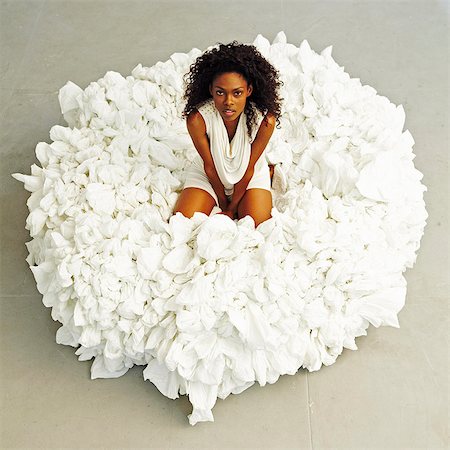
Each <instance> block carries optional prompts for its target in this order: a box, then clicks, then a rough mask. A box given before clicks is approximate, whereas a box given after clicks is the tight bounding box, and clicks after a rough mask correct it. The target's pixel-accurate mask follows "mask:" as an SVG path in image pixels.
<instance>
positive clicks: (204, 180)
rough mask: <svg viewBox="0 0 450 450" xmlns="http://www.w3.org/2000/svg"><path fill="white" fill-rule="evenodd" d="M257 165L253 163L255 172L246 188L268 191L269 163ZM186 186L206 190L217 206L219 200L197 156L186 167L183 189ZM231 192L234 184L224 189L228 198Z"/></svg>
mask: <svg viewBox="0 0 450 450" xmlns="http://www.w3.org/2000/svg"><path fill="white" fill-rule="evenodd" d="M258 166H259V168H258V170H256V165H255V172H254V173H253V176H252V178H251V180H250V181H249V183H248V186H247V189H246V190H249V189H255V188H259V189H265V190H266V191H269V192H270V168H269V165H268V164H267V162H266V163H265V164H261V165H258ZM188 187H196V188H200V189H203V190H204V191H206V192H208V194H210V195H211V196H212V197H213V198H214V200H215V201H216V205H217V206H219V200H218V198H217V195H216V193H215V192H214V189H213V187H212V185H211V182H210V181H209V179H208V177H207V175H206V173H205V170H204V168H203V164H202V163H201V162H199V161H198V159H197V158H194V160H193V161H192V164H191V165H190V167H188V168H187V169H186V181H185V183H184V189H185V188H188ZM233 192H234V186H233V187H232V188H231V190H230V191H228V190H227V189H225V195H226V196H227V197H228V199H229V200H230V199H231V197H232V194H233Z"/></svg>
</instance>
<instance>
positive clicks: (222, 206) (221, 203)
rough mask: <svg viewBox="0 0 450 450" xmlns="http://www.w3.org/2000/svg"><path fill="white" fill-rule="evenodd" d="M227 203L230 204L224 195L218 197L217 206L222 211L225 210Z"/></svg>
mask: <svg viewBox="0 0 450 450" xmlns="http://www.w3.org/2000/svg"><path fill="white" fill-rule="evenodd" d="M229 204H230V202H229V201H228V198H227V196H226V195H224V196H223V197H219V208H220V209H221V210H222V211H225V210H226V209H228V205H229Z"/></svg>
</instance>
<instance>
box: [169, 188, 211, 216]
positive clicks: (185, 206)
mask: <svg viewBox="0 0 450 450" xmlns="http://www.w3.org/2000/svg"><path fill="white" fill-rule="evenodd" d="M215 204H216V200H215V199H214V198H213V197H212V196H211V194H209V193H208V192H206V191H205V190H204V189H200V188H196V187H187V188H184V189H183V190H182V191H181V193H180V196H179V197H178V200H177V202H176V204H175V207H174V209H173V214H176V213H177V212H181V214H183V216H185V217H187V218H189V219H190V218H191V217H192V216H193V215H194V213H195V212H196V211H198V212H202V213H204V214H206V215H208V216H209V215H210V214H211V211H212V209H213V208H214V205H215Z"/></svg>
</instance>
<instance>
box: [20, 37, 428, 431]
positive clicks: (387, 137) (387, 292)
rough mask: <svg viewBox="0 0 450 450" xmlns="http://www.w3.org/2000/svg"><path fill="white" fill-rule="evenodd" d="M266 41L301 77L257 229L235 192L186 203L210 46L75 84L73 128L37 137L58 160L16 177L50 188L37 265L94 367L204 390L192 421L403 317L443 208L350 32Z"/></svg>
mask: <svg viewBox="0 0 450 450" xmlns="http://www.w3.org/2000/svg"><path fill="white" fill-rule="evenodd" d="M253 44H254V45H255V46H256V47H257V49H258V50H259V51H260V52H261V53H262V55H263V56H264V57H266V58H267V59H268V60H269V61H270V62H271V63H272V64H273V65H274V67H275V68H276V69H278V70H279V73H280V78H281V80H282V81H283V83H284V84H283V86H282V88H281V91H280V95H281V97H282V98H283V99H284V100H283V105H282V116H281V118H280V121H281V123H280V125H281V126H280V128H276V129H275V131H274V134H273V135H272V138H271V140H270V142H269V144H268V147H267V159H268V162H269V163H270V164H275V165H276V171H275V177H274V182H273V188H272V195H273V205H274V206H273V209H272V218H270V219H269V220H267V221H265V222H262V223H261V224H260V225H259V226H258V227H257V228H256V229H255V223H254V221H253V219H252V218H251V217H250V216H246V217H244V218H242V219H240V220H236V219H235V220H232V219H230V218H229V217H227V216H225V215H221V214H216V213H217V212H220V209H219V208H218V207H217V206H216V207H215V208H214V209H213V211H212V213H211V215H210V216H207V215H205V214H203V213H199V212H197V213H195V214H194V216H193V217H192V218H186V217H184V216H183V215H182V214H181V213H177V214H175V215H173V213H172V211H173V208H174V206H175V203H176V201H177V198H178V196H179V193H180V192H181V190H182V188H183V183H184V180H185V178H184V177H185V169H186V167H187V166H188V165H189V164H190V161H192V158H193V156H194V155H195V154H196V150H195V147H194V146H193V143H192V140H191V138H190V136H189V134H188V132H187V128H186V124H185V120H183V119H182V118H181V112H182V110H183V108H184V103H183V100H182V96H183V92H184V84H183V75H184V74H185V73H186V72H187V71H188V70H189V66H190V64H192V63H193V62H194V60H195V59H196V58H197V57H198V56H199V55H200V54H201V53H202V51H200V50H199V49H197V48H194V49H192V50H191V51H190V52H189V53H187V54H186V53H174V54H173V55H171V56H170V59H168V60H167V61H165V62H158V63H157V64H155V65H154V66H152V67H143V66H142V65H141V64H139V65H138V66H137V67H135V68H134V69H133V71H132V73H131V75H130V76H127V77H126V78H124V77H123V76H122V75H121V74H119V73H117V72H113V71H109V72H107V73H106V74H105V76H104V77H103V78H101V79H99V80H98V81H96V82H92V83H90V84H89V86H88V87H87V88H86V89H84V90H83V89H81V88H80V87H78V86H77V85H75V84H74V83H72V82H70V81H69V82H67V83H66V85H65V86H63V87H62V88H61V89H60V91H59V102H60V106H61V111H62V113H63V115H64V118H65V120H66V121H67V123H68V127H63V126H59V125H55V126H53V127H52V128H51V129H50V139H51V140H52V143H51V144H48V143H45V142H39V143H38V144H37V146H36V156H37V158H38V160H39V162H40V163H41V165H42V167H39V166H37V165H36V164H33V165H32V166H31V175H25V174H19V173H14V174H12V176H13V177H14V178H16V179H17V180H19V181H21V182H23V183H24V187H25V189H26V190H28V191H30V192H31V193H32V194H31V195H30V197H29V199H28V201H27V206H28V209H29V211H30V214H29V215H28V218H27V220H26V225H25V227H26V229H28V230H29V231H30V236H31V238H32V239H31V241H29V242H27V243H26V246H27V249H28V252H29V256H28V257H27V262H28V264H29V266H30V269H31V270H32V272H33V275H34V277H35V280H36V283H37V289H38V291H39V292H40V293H41V294H42V295H43V297H42V301H43V303H44V305H45V306H47V307H49V308H51V316H52V318H53V319H54V320H55V321H59V322H60V323H61V324H62V326H61V327H60V328H59V329H58V331H57V333H56V342H57V343H60V344H64V345H70V346H73V347H78V348H77V350H76V352H75V353H76V355H78V359H79V360H81V361H84V360H89V359H92V358H94V360H93V363H92V366H91V378H92V379H94V378H113V377H120V376H122V375H124V374H125V373H126V372H127V371H128V369H129V368H131V367H133V365H135V364H136V365H146V367H145V369H144V371H143V375H144V379H146V380H150V381H151V382H152V383H153V384H154V385H155V386H156V387H157V388H158V390H159V391H160V392H161V393H162V394H164V395H165V396H167V397H169V398H171V399H175V398H178V396H179V394H181V395H183V394H187V395H188V396H189V401H190V402H191V403H192V405H193V411H192V413H191V414H189V415H188V418H189V423H190V424H191V425H194V424H196V423H197V422H201V421H214V418H213V414H212V408H213V406H214V405H215V403H216V400H217V398H218V397H220V398H221V399H225V398H226V397H227V396H228V395H229V394H231V393H233V394H238V393H240V392H242V391H244V390H245V389H247V388H248V387H250V386H252V385H253V384H254V383H255V382H258V383H259V384H260V385H261V386H264V385H265V384H266V383H275V382H276V381H277V380H278V378H279V377H280V375H285V374H290V375H294V374H295V373H297V371H298V370H299V369H300V368H306V369H307V370H309V371H317V370H319V369H320V367H321V366H322V364H324V365H331V364H333V363H334V362H335V361H336V358H337V357H338V356H339V355H340V354H341V353H342V352H343V349H344V348H347V349H351V350H356V349H357V346H356V343H355V338H356V337H358V336H362V335H366V334H367V333H366V330H367V328H368V327H369V325H370V324H372V325H373V326H375V327H379V326H382V325H387V326H391V327H397V328H398V327H399V321H398V313H399V311H400V310H401V309H402V307H403V306H404V304H405V299H406V280H405V278H404V276H403V272H404V271H405V270H406V268H408V267H409V268H411V267H412V266H413V264H414V262H415V260H416V253H417V250H418V249H419V245H420V240H421V237H422V236H423V232H424V228H425V225H426V219H427V217H428V215H427V212H426V208H425V203H424V200H423V192H424V191H426V187H425V186H424V185H423V184H422V183H421V181H420V180H421V179H422V174H421V173H420V172H419V171H418V170H416V168H415V167H414V164H413V159H414V154H413V151H412V146H413V144H414V140H413V137H412V136H411V134H410V133H409V131H403V126H404V123H405V113H404V110H403V107H402V106H401V105H400V106H395V105H394V104H392V103H391V102H390V101H389V100H388V99H387V98H386V97H383V96H380V95H378V94H377V92H376V90H375V89H373V88H372V87H370V86H367V85H364V86H363V85H362V84H361V82H360V80H359V79H358V78H350V76H349V75H348V74H347V73H346V72H345V71H344V68H343V67H340V66H339V65H338V64H337V63H336V62H335V61H334V60H333V58H332V57H331V49H332V46H329V47H327V48H325V49H324V50H323V51H322V52H321V53H320V54H317V53H316V52H314V51H313V50H312V49H311V48H310V46H309V45H308V42H307V41H306V40H304V41H303V42H302V43H301V45H300V46H299V47H296V46H295V45H293V44H290V43H288V42H287V40H286V35H285V34H284V32H280V33H278V34H277V36H276V37H275V39H274V41H273V42H272V43H270V42H269V41H268V40H267V39H266V38H264V37H263V36H262V35H258V36H257V37H256V39H255V41H254V42H253ZM211 47H212V46H211ZM211 47H208V48H211Z"/></svg>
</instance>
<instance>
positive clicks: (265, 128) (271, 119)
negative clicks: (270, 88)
mask: <svg viewBox="0 0 450 450" xmlns="http://www.w3.org/2000/svg"><path fill="white" fill-rule="evenodd" d="M275 124H276V118H275V115H274V114H272V113H271V112H268V113H267V114H266V115H265V116H264V117H263V120H262V121H261V124H260V126H259V130H258V133H269V134H272V132H273V130H274V128H275Z"/></svg>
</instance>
